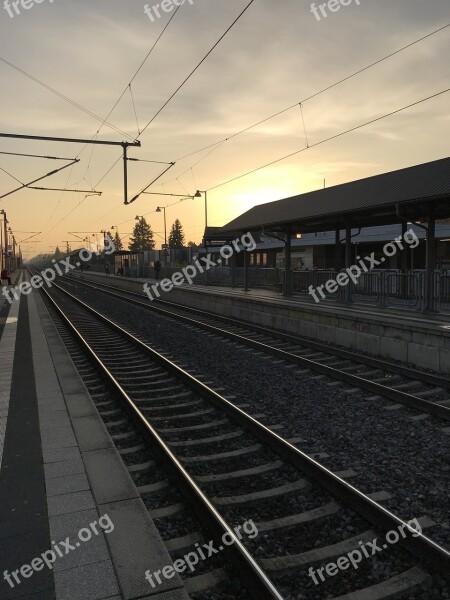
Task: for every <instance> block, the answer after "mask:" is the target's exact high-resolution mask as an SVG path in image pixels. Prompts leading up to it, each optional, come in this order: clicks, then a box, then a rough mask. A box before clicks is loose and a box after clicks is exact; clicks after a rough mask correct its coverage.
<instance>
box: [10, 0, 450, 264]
mask: <svg viewBox="0 0 450 600" xmlns="http://www.w3.org/2000/svg"><path fill="white" fill-rule="evenodd" d="M26 1H27V2H28V3H30V2H31V0H26ZM248 1H249V0H193V4H192V5H191V4H190V3H188V2H186V3H185V4H184V5H182V6H181V8H180V9H179V11H178V12H177V14H176V15H175V17H174V18H173V20H172V22H171V23H170V25H169V26H168V28H167V30H166V31H165V33H164V35H163V36H162V38H161V40H160V41H159V43H158V45H157V46H156V48H155V49H154V51H153V52H152V54H151V55H150V56H149V58H148V59H147V61H146V62H145V64H144V66H143V68H142V70H141V71H140V72H139V74H138V75H137V77H136V78H135V79H134V81H133V83H132V86H131V89H132V96H133V98H134V103H135V108H136V115H135V111H134V108H133V101H132V96H131V93H130V92H129V91H128V92H126V94H125V95H124V96H123V99H122V100H121V102H120V103H119V104H118V106H117V108H116V109H115V110H114V112H113V113H112V115H111V116H110V118H109V121H110V122H111V123H112V124H113V125H114V126H116V127H117V128H119V129H120V130H122V131H123V132H125V133H127V134H128V135H129V136H130V137H131V138H134V137H136V136H137V135H138V126H139V129H140V130H142V129H143V128H144V126H145V125H146V124H147V123H148V121H149V120H150V119H151V118H152V117H153V116H154V115H155V113H156V112H157V111H158V110H159V108H160V107H161V106H162V105H163V104H164V102H165V101H166V100H167V99H168V98H169V96H170V95H171V94H172V93H173V92H174V91H175V89H176V88H177V87H178V86H179V85H180V83H181V82H182V81H183V80H184V79H185V77H186V76H187V75H188V74H189V73H190V72H191V70H192V69H193V68H194V67H195V66H196V65H197V63H198V62H199V61H200V60H201V59H202V58H203V57H204V55H205V54H206V53H207V52H208V51H209V50H210V49H211V47H212V46H213V44H214V43H215V42H216V41H217V40H218V39H219V37H220V36H221V35H222V34H223V33H224V32H225V30H226V29H227V28H228V27H229V25H230V24H231V23H232V22H233V20H234V19H235V18H236V17H237V16H238V15H239V13H240V12H241V11H242V10H243V9H244V7H245V6H246V5H247V4H248ZM145 4H146V2H145V1H143V0H54V1H53V2H52V1H51V0H42V2H41V3H40V4H33V5H32V6H31V7H30V8H29V9H28V10H25V9H24V8H23V7H22V6H21V5H20V3H19V5H18V9H19V10H20V14H18V15H17V14H15V13H14V14H15V16H14V17H13V18H11V17H10V16H9V14H8V11H7V10H5V9H4V7H3V0H0V56H1V58H2V59H4V60H6V61H8V62H10V63H12V64H13V65H15V66H16V67H19V68H20V69H22V70H24V71H26V72H27V73H28V74H30V75H32V76H33V77H35V78H36V79H39V80H40V81H42V82H43V83H45V84H46V85H48V86H50V87H52V88H54V89H56V90H57V91H58V92H60V93H61V94H64V95H65V96H66V97H68V98H70V100H72V101H73V102H76V103H78V104H80V105H81V106H83V107H84V108H86V109H88V110H90V111H92V112H93V113H95V115H98V116H99V117H101V118H102V119H104V118H105V117H106V116H107V114H108V112H109V111H110V109H111V108H112V107H113V105H114V104H115V102H116V101H117V100H118V98H119V97H120V95H121V93H122V92H123V91H124V89H125V88H126V87H127V85H128V83H129V82H130V80H131V78H132V77H133V75H134V73H135V72H136V70H137V69H138V67H139V65H140V64H141V62H142V61H143V59H144V58H145V56H146V54H147V53H148V51H149V50H150V48H151V47H152V45H153V44H154V42H155V41H156V39H157V37H158V36H159V34H160V33H161V31H162V30H163V28H164V27H165V25H166V24H167V22H168V20H169V19H170V17H171V16H172V14H173V13H169V14H166V13H163V16H162V17H161V18H160V19H155V20H154V22H152V21H151V20H150V18H149V17H148V16H147V15H146V14H145V13H144V5H145ZM153 4H157V2H156V1H155V2H152V0H150V2H149V5H150V6H153ZM318 4H319V3H318ZM448 23H450V5H449V2H448V0H395V1H394V0H360V5H359V6H358V5H357V4H356V3H355V2H352V3H351V4H350V5H349V6H347V7H341V8H340V10H339V11H338V12H335V13H331V12H329V14H328V16H327V17H326V18H323V19H322V20H321V21H320V22H318V21H317V20H316V18H315V17H314V15H313V14H312V12H311V8H310V2H309V0H277V1H274V0H255V1H254V2H253V4H252V5H251V6H250V8H249V9H248V10H247V11H246V12H245V14H244V15H243V16H242V18H241V19H240V20H239V21H238V22H237V23H236V25H235V26H234V27H233V28H232V29H231V31H230V32H229V33H228V35H227V36H226V37H225V38H224V40H223V41H222V42H221V43H220V44H219V45H218V47H217V48H216V49H215V50H214V51H213V53H212V54H211V55H210V56H209V57H208V58H207V60H206V61H205V62H204V63H203V64H202V65H201V66H200V68H199V69H198V71H197V72H196V73H195V74H194V75H193V77H192V78H191V79H190V80H189V81H188V82H187V84H186V85H185V86H184V87H183V88H182V89H181V91H180V92H179V93H177V94H176V96H175V97H174V99H173V100H172V101H171V102H170V103H169V104H168V106H167V107H166V108H165V109H164V110H163V111H162V112H161V113H160V114H159V116H158V117H157V118H156V119H155V120H154V121H153V123H152V124H151V125H150V126H149V127H148V128H147V129H146V130H145V132H144V133H143V134H142V136H141V137H140V140H141V142H142V147H141V148H136V149H130V151H129V156H130V157H135V158H139V159H141V160H149V161H150V160H153V161H162V162H172V161H174V162H176V165H175V166H174V167H173V169H171V171H169V172H168V173H167V174H166V175H165V176H164V177H163V178H162V179H161V180H160V181H159V182H158V184H157V185H155V186H153V188H152V189H151V190H150V191H154V192H165V193H174V194H185V193H186V194H190V195H193V194H194V193H195V191H196V189H200V190H210V191H209V192H208V204H209V206H208V208H209V211H208V212H209V219H208V221H209V225H223V224H225V223H226V222H228V221H230V220H231V219H233V218H234V217H236V216H237V215H239V214H241V213H242V212H244V211H246V210H247V209H249V208H251V207H252V206H254V205H256V204H260V203H262V202H268V201H272V200H277V199H280V198H283V197H286V196H291V195H294V194H299V193H303V192H308V191H311V190H314V189H318V188H321V187H323V180H324V178H325V179H326V185H327V186H332V185H336V184H339V183H344V182H347V181H352V180H354V179H359V178H361V177H367V176H370V175H376V174H378V173H383V172H385V171H390V170H395V169H399V168H403V167H407V166H411V165H414V164H418V163H422V162H427V161H431V160H435V159H438V158H442V157H444V156H448V154H449V139H450V135H449V134H450V111H449V105H450V94H444V95H441V96H439V97H438V98H435V99H433V100H430V101H428V102H426V103H423V104H420V105H418V106H416V107H414V108H411V109H409V110H407V111H404V112H402V113H400V114H397V115H394V116H392V117H389V118H387V119H385V120H383V121H380V122H378V123H376V124H373V125H370V126H368V127H365V128H363V129H361V130H359V131H357V132H354V133H350V134H348V135H345V136H343V137H341V138H338V139H336V140H334V141H331V142H329V143H325V144H323V145H319V146H317V147H313V148H310V149H308V150H307V151H305V152H302V153H300V154H298V155H296V156H293V157H292V158H290V159H287V160H285V161H282V162H279V163H277V164H275V165H273V166H270V167H268V168H266V169H262V170H259V171H257V172H255V173H253V174H251V175H248V176H246V177H243V178H240V179H237V180H236V181H234V182H232V183H229V184H227V185H222V186H220V187H216V186H218V185H219V184H221V183H223V182H226V181H228V180H230V179H233V178H235V177H237V176H239V175H241V174H244V173H246V172H248V171H250V170H252V169H255V168H257V167H259V166H262V165H264V164H266V163H269V162H271V161H274V160H276V159H278V158H279V157H282V156H284V155H287V154H289V153H292V152H295V151H296V150H300V149H301V148H304V147H305V145H306V140H305V133H304V127H303V122H302V115H301V112H300V107H299V106H296V107H295V108H293V109H291V110H289V111H287V112H285V113H283V114H282V115H280V116H279V117H277V118H274V119H271V120H269V121H267V122H265V123H264V124H263V125H260V126H258V127H256V128H254V129H251V130H250V131H248V132H247V133H244V134H243V135H239V136H237V137H236V138H235V139H232V140H230V141H227V142H225V143H223V144H221V145H220V146H218V147H217V148H216V149H215V150H214V152H212V153H211V150H212V148H210V149H208V150H204V151H202V152H199V153H197V154H194V155H192V156H189V157H187V158H184V159H182V160H180V158H182V157H183V156H185V155H187V154H190V153H192V152H194V151H196V150H198V149H201V148H203V147H205V146H208V145H210V144H213V143H216V142H219V141H221V140H223V139H224V138H227V137H229V136H231V135H233V134H234V133H235V132H238V131H240V130H242V129H244V128H246V127H248V126H250V125H253V124H254V123H256V122H258V121H260V120H263V119H265V118H266V117H269V116H270V115H272V114H274V113H277V112H279V111H282V110H283V109H285V108H287V107H289V106H291V105H294V104H295V103H298V102H300V101H302V100H304V99H305V98H307V97H309V96H311V95H312V94H314V93H315V92H318V91H320V90H322V89H323V88H325V87H327V86H328V85H331V84H333V83H334V82H336V81H338V80H339V79H341V78H343V77H346V76H347V75H350V74H351V73H353V72H355V71H357V70H358V69H361V68H363V67H364V66H366V65H368V64H370V63H372V62H374V61H376V60H378V59H380V58H382V57H384V56H385V55H387V54H389V53H391V52H394V51H395V50H397V49H399V48H401V47H402V46H404V45H406V44H408V43H411V42H413V41H415V40H416V39H418V38H420V37H422V36H425V35H427V34H429V33H431V32H432V31H434V30H436V29H438V28H440V27H443V26H445V25H446V24H448ZM449 42H450V27H449V28H447V29H445V30H443V31H441V32H439V33H436V34H435V35H433V36H431V37H429V38H428V39H426V40H424V41H422V42H420V43H419V44H417V45H414V46H412V47H411V48H409V49H407V50H405V51H404V52H401V53H400V54H398V55H396V56H394V57H392V58H390V59H388V60H386V61H384V62H382V63H381V64H379V65H377V66H375V67H373V68H371V69H369V70H367V71H365V72H364V73H362V74H360V75H358V76H356V77H354V78H352V79H351V80H349V81H347V82H345V83H343V84H341V85H339V86H337V87H335V88H333V89H332V90H330V91H327V92H325V93H323V94H321V95H319V96H317V97H315V98H313V99H311V100H307V101H305V102H304V104H303V115H304V120H305V126H306V133H307V136H308V143H309V145H313V144H315V143H317V142H319V141H321V140H323V139H325V138H328V137H331V136H333V135H335V134H338V133H340V132H342V131H344V130H346V129H350V128H352V127H354V126H357V125H359V124H362V123H364V122H366V121H369V120H371V119H374V118H376V117H378V116H381V115H383V114H385V113H388V112H391V111H394V110H397V109H399V108H402V107H403V106H405V105H408V104H411V103H413V102H416V101H418V100H421V99H422V98H425V97H427V96H431V95H432V94H436V93H438V92H440V91H442V90H445V89H446V88H449V87H450V85H449V84H450V61H449V58H448V57H449V55H450V52H449V50H450V43H449ZM0 81H1V88H0V89H1V94H0V106H1V110H0V131H1V132H3V133H17V134H29V135H43V136H57V137H76V138H91V137H92V136H94V134H95V133H96V131H97V130H98V128H99V126H100V123H99V122H98V121H96V120H95V119H94V118H93V117H92V116H89V115H87V114H85V113H84V112H82V111H81V110H79V109H78V108H76V107H74V106H73V105H72V104H70V103H69V102H67V101H65V100H63V99H61V98H59V97H57V96H56V95H55V94H53V93H51V92H50V91H48V90H47V89H44V88H43V87H42V86H39V85H38V84H37V83H36V82H35V81H32V80H31V79H30V78H28V77H26V76H25V75H24V74H22V73H20V72H18V71H17V70H15V69H14V68H13V67H11V66H10V65H8V64H6V63H5V62H0ZM136 116H137V122H136ZM98 139H104V140H114V141H122V140H123V139H124V136H123V135H122V134H121V133H118V132H117V131H115V130H113V129H111V128H110V127H108V126H107V125H105V126H103V127H102V129H101V131H100V133H99V135H98ZM0 151H3V152H16V153H29V154H39V155H52V156H58V157H66V158H74V157H76V156H79V158H80V159H81V160H80V163H78V164H77V165H76V166H74V167H73V168H69V169H66V170H64V171H62V172H61V173H60V174H57V175H55V176H53V177H50V178H48V179H46V180H43V181H42V182H40V183H37V184H36V185H37V186H41V187H43V186H46V187H56V188H71V189H86V190H89V189H92V188H93V187H95V188H96V189H97V190H99V191H102V192H103V195H102V196H101V197H98V196H89V197H87V198H85V194H84V193H69V192H66V193H61V192H47V191H37V190H24V191H20V192H18V193H16V194H14V195H11V196H9V197H7V198H5V199H3V200H1V201H0V208H1V209H4V210H5V211H6V212H7V215H8V220H9V221H10V224H11V226H12V229H13V231H14V233H15V237H16V240H17V241H18V242H20V241H21V240H24V239H25V238H26V237H28V236H29V235H33V234H32V233H31V232H41V233H40V234H39V235H38V236H36V238H34V239H35V240H38V242H35V243H24V244H22V250H23V254H24V257H25V258H30V257H32V256H33V255H35V254H38V253H43V252H50V251H53V250H54V248H55V246H56V245H59V246H60V247H65V243H64V242H63V240H73V243H72V248H76V247H79V246H80V245H81V242H78V241H77V238H76V237H74V236H73V235H71V234H70V233H69V232H82V233H76V234H75V235H78V237H79V238H80V237H84V236H85V235H92V233H94V232H100V231H101V230H102V229H110V227H111V226H112V225H117V226H118V229H119V232H120V233H121V234H122V236H123V237H126V234H128V233H129V232H131V231H132V228H133V225H134V217H135V216H136V215H146V218H147V219H148V221H149V222H150V224H151V226H152V228H153V230H154V231H155V233H156V239H157V240H158V244H159V243H160V242H161V241H162V236H163V235H164V227H163V215H162V213H155V212H154V211H155V209H156V207H157V206H158V204H159V205H168V204H174V202H176V201H177V198H170V197H160V198H159V197H157V196H149V195H143V196H141V197H140V198H139V199H138V200H137V201H136V202H134V203H133V204H132V205H130V206H124V205H123V191H122V190H123V179H122V164H121V161H119V162H118V163H117V165H116V166H115V167H114V168H113V169H112V170H111V171H110V173H109V174H108V175H107V176H106V177H105V178H104V179H103V180H102V181H101V183H99V184H98V185H97V182H98V181H99V180H101V179H102V178H103V176H104V175H105V174H106V173H107V171H108V169H110V167H111V166H112V165H113V163H114V162H115V161H116V159H117V158H118V157H119V156H120V153H121V149H120V148H116V147H107V146H95V147H94V146H89V147H84V146H82V145H76V144H61V143H49V142H34V141H33V142H30V141H18V140H10V139H2V138H0ZM200 159H203V160H201V161H200ZM199 161H200V162H199ZM63 164H64V162H61V163H59V162H58V163H57V164H56V163H55V161H49V160H45V159H36V158H25V157H17V156H8V155H1V154H0V168H1V169H4V170H5V171H7V172H8V173H9V174H7V173H6V172H4V171H0V195H2V194H5V193H7V192H8V191H9V190H12V189H14V188H15V187H17V186H18V185H19V184H18V183H17V181H15V179H13V178H12V177H11V175H12V176H13V177H14V178H16V179H17V180H19V181H20V182H22V183H25V182H28V181H31V180H32V179H34V178H37V177H39V176H41V175H44V174H45V173H47V172H49V171H51V170H53V169H54V168H56V167H59V166H62V165H63ZM162 168H164V167H163V165H159V164H152V163H146V162H140V163H139V162H131V163H129V194H130V197H133V196H134V195H135V194H136V193H138V192H139V191H140V190H141V189H142V188H143V187H144V186H145V185H147V184H148V183H149V182H150V181H151V180H152V179H153V178H154V177H156V175H157V174H158V173H159V172H160V171H161V169H162ZM176 218H179V219H180V220H181V222H182V224H183V226H184V229H185V233H186V238H187V241H188V240H192V241H196V242H198V241H200V239H201V236H202V233H203V228H204V206H203V200H202V199H195V200H188V201H184V202H182V203H179V204H178V205H174V206H171V207H170V208H167V221H168V227H169V226H170V225H171V223H172V222H173V221H174V220H175V219H176ZM29 232H30V233H29ZM158 236H159V237H158ZM126 243H127V241H125V244H126Z"/></svg>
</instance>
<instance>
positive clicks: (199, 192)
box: [195, 190, 208, 285]
mask: <svg viewBox="0 0 450 600" xmlns="http://www.w3.org/2000/svg"><path fill="white" fill-rule="evenodd" d="M202 194H205V236H204V241H205V255H206V256H207V255H208V244H207V241H206V235H207V232H206V230H207V229H208V194H207V192H206V190H203V191H201V190H197V191H196V192H195V198H201V197H202ZM205 285H208V271H205Z"/></svg>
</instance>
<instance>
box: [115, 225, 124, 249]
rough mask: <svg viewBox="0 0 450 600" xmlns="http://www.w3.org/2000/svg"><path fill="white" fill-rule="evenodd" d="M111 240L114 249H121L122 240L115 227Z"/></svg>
mask: <svg viewBox="0 0 450 600" xmlns="http://www.w3.org/2000/svg"><path fill="white" fill-rule="evenodd" d="M113 242H114V248H115V249H116V250H123V244H122V240H121V239H120V235H119V232H118V231H117V229H116V235H115V236H114V239H113Z"/></svg>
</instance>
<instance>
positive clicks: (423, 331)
mask: <svg viewBox="0 0 450 600" xmlns="http://www.w3.org/2000/svg"><path fill="white" fill-rule="evenodd" d="M76 276H80V275H79V274H78V273H77V274H76ZM82 277H83V278H86V279H89V280H91V281H99V282H101V283H105V276H101V275H97V274H94V273H92V274H83V275H82ZM108 283H109V284H110V285H114V286H117V287H119V288H121V289H126V290H131V291H135V292H140V293H142V291H143V289H142V286H143V281H137V280H132V279H125V278H124V279H122V278H115V277H114V278H109V280H108ZM164 298H165V299H167V300H169V301H171V302H179V303H180V304H183V305H185V306H190V307H193V308H199V309H202V310H207V311H210V312H212V313H215V314H218V315H224V316H229V317H235V318H238V319H242V320H245V321H249V322H250V323H255V324H257V325H263V326H266V327H271V328H274V329H279V330H280V331H286V332H288V333H291V334H298V335H301V336H305V337H309V338H312V339H315V340H320V341H322V342H329V343H330V344H337V345H340V346H343V347H345V348H348V349H350V350H359V351H361V352H364V353H367V354H371V355H374V356H379V357H382V358H393V359H395V360H400V361H403V362H407V363H410V364H411V365H414V366H416V367H418V368H421V369H434V370H436V371H441V372H443V373H449V374H450V320H449V322H448V329H445V323H444V322H441V321H436V322H433V321H432V320H427V319H426V318H423V319H421V318H420V316H417V315H414V314H411V315H409V314H408V313H406V312H405V313H403V314H399V315H396V314H393V313H388V312H381V311H378V310H371V309H370V308H369V307H368V308H367V310H364V309H361V308H360V309H359V310H352V309H349V308H345V307H332V306H331V307H330V306H315V305H308V304H306V303H302V302H296V301H286V300H284V299H280V300H272V299H270V298H269V299H268V298H263V297H257V296H251V295H249V296H244V295H243V294H233V293H232V292H230V290H227V291H225V290H224V291H223V292H222V291H218V290H217V288H215V290H212V289H211V290H208V292H206V291H205V288H201V289H200V288H196V287H195V286H191V287H187V286H186V287H180V288H176V289H174V290H172V291H171V292H169V293H167V294H164Z"/></svg>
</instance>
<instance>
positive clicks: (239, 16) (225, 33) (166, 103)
mask: <svg viewBox="0 0 450 600" xmlns="http://www.w3.org/2000/svg"><path fill="white" fill-rule="evenodd" d="M254 1H255V0H250V2H249V3H248V4H247V6H246V7H245V8H244V9H243V10H242V11H241V12H240V14H239V15H238V16H237V17H236V18H235V19H234V21H233V22H232V23H231V25H230V26H229V27H227V29H226V31H225V32H224V33H223V34H222V35H221V36H220V38H219V39H218V40H217V42H216V43H215V44H214V45H213V47H212V48H211V49H210V50H208V52H207V53H206V54H205V56H204V57H203V58H202V59H201V61H200V62H199V63H198V64H197V65H196V66H195V67H194V68H193V69H192V71H191V72H190V73H189V75H188V76H187V77H186V78H185V79H184V80H183V81H182V82H181V83H180V85H179V86H178V87H177V89H176V90H175V91H174V92H173V93H172V94H171V95H170V96H169V98H168V100H166V102H164V104H163V105H162V106H161V108H160V109H159V110H157V111H156V113H155V114H154V115H153V117H152V118H151V119H150V121H149V122H148V123H147V125H146V126H145V127H144V129H143V130H142V131H141V133H140V135H139V137H140V136H141V135H142V134H143V133H144V132H145V131H146V130H147V128H148V127H149V126H150V125H151V124H152V123H153V121H154V120H155V119H156V118H157V117H158V116H159V115H160V114H161V113H162V111H163V110H164V109H165V108H166V106H167V105H168V104H169V103H170V101H171V100H173V98H174V97H175V96H176V95H177V94H178V92H179V91H180V90H181V88H182V87H184V86H185V85H186V83H187V82H188V81H189V79H190V78H191V77H192V76H193V75H194V73H196V71H198V69H199V68H200V67H201V65H202V64H203V63H204V62H205V60H206V59H207V58H208V56H209V55H210V54H212V52H213V51H214V50H215V49H216V48H217V46H218V45H219V44H220V42H221V41H222V40H223V39H224V38H225V37H226V35H227V34H228V33H229V32H230V31H231V29H233V27H234V26H235V25H236V23H237V22H238V21H239V19H241V17H242V16H243V15H244V13H245V12H246V11H247V10H248V9H249V8H250V6H251V5H252V4H253V2H254Z"/></svg>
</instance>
